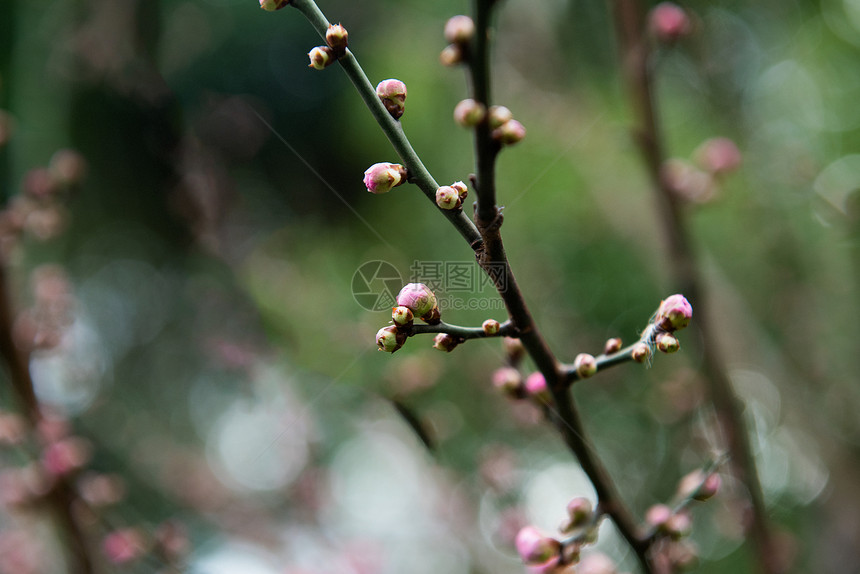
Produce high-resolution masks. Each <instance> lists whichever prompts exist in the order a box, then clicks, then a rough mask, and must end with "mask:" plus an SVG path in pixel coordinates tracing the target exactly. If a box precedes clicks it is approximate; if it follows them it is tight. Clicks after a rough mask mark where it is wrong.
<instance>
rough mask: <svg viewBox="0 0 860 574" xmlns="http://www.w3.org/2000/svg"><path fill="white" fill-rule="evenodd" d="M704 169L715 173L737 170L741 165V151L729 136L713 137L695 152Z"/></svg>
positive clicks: (697, 160)
mask: <svg viewBox="0 0 860 574" xmlns="http://www.w3.org/2000/svg"><path fill="white" fill-rule="evenodd" d="M693 155H694V157H695V158H696V163H698V164H699V165H700V166H701V167H702V169H704V170H705V171H708V172H710V173H713V174H723V173H728V172H730V171H734V170H736V169H737V168H738V167H740V165H741V161H742V159H741V152H740V150H739V149H738V146H736V145H735V142H733V141H732V140H730V139H729V138H711V139H709V140H706V141H704V142H702V145H700V146H699V147H698V149H697V150H696V151H695V153H694V154H693Z"/></svg>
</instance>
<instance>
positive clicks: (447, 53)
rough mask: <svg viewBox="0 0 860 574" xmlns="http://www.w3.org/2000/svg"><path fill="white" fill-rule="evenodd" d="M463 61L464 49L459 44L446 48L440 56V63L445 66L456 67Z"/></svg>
mask: <svg viewBox="0 0 860 574" xmlns="http://www.w3.org/2000/svg"><path fill="white" fill-rule="evenodd" d="M462 61H463V49H462V48H460V46H458V45H457V44H449V45H447V46H445V48H444V49H443V50H442V52H441V53H440V54H439V62H440V63H441V64H442V65H443V66H447V67H451V66H456V65H457V64H459V63H460V62H462Z"/></svg>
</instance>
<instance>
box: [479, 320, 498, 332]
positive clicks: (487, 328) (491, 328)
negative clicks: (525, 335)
mask: <svg viewBox="0 0 860 574" xmlns="http://www.w3.org/2000/svg"><path fill="white" fill-rule="evenodd" d="M501 327H502V326H501V325H500V324H499V322H498V321H496V320H495V319H487V320H486V321H484V323H483V324H482V325H481V328H482V329H483V330H484V333H486V334H487V335H495V334H497V333H498V332H499V329H501Z"/></svg>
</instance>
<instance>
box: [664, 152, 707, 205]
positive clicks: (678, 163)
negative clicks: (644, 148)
mask: <svg viewBox="0 0 860 574" xmlns="http://www.w3.org/2000/svg"><path fill="white" fill-rule="evenodd" d="M660 178H661V180H662V181H663V184H664V185H665V186H666V187H667V188H668V189H669V190H670V191H671V192H672V193H673V194H675V195H676V196H678V197H679V198H681V199H684V200H687V201H692V202H695V203H707V202H708V201H710V200H712V199H713V198H714V196H715V194H716V192H717V190H718V188H717V186H716V185H714V179H713V177H711V175H710V174H708V173H705V172H704V171H702V170H700V169H699V168H697V167H695V166H694V165H692V164H691V163H689V162H688V161H685V160H683V159H678V158H672V159H668V160H666V161H665V162H663V165H662V166H661V167H660Z"/></svg>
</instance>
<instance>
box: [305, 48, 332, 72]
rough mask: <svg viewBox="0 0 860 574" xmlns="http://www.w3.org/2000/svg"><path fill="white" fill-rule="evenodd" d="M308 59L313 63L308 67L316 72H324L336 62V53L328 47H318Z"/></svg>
mask: <svg viewBox="0 0 860 574" xmlns="http://www.w3.org/2000/svg"><path fill="white" fill-rule="evenodd" d="M308 58H309V59H310V61H311V63H310V64H308V67H309V68H313V69H314V70H322V69H323V68H325V67H327V66H330V65H332V64H333V63H334V61H335V57H334V52H332V49H331V48H329V47H328V46H317V47H316V48H314V49H313V50H311V51H310V52H308Z"/></svg>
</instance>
